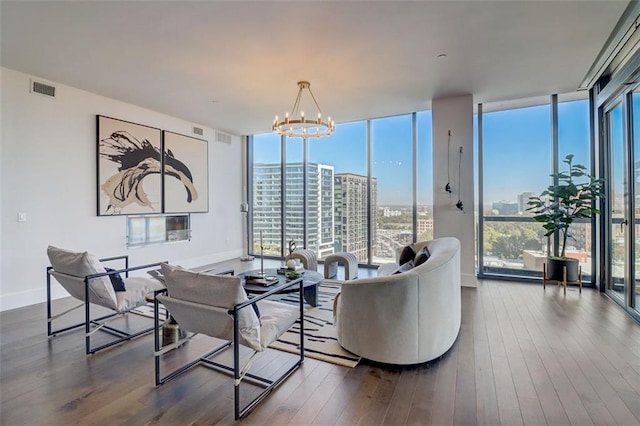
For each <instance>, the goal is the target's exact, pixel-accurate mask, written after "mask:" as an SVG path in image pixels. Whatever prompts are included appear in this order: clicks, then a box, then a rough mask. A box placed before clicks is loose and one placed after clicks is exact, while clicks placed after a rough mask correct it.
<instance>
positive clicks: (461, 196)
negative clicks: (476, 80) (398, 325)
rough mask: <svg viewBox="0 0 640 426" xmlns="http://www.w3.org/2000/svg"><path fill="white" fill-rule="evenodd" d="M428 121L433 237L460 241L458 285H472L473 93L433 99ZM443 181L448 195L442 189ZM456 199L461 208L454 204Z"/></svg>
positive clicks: (473, 203)
mask: <svg viewBox="0 0 640 426" xmlns="http://www.w3.org/2000/svg"><path fill="white" fill-rule="evenodd" d="M432 122H433V126H432V132H433V134H432V136H433V167H432V170H433V236H434V238H440V237H456V238H458V239H459V240H460V245H461V258H460V261H461V268H460V269H461V274H462V276H461V283H462V286H463V287H476V286H477V278H476V277H477V275H476V260H475V247H476V238H475V208H476V203H475V199H474V177H475V173H474V167H473V158H474V152H473V96H472V95H461V96H453V97H447V98H440V99H434V100H433V102H432ZM449 131H451V142H450V143H448V138H449ZM460 148H462V156H461V154H460ZM447 150H449V152H447ZM447 159H448V164H447ZM447 181H449V182H448V183H449V184H450V185H451V194H449V193H448V192H447V191H445V186H446V185H447ZM458 201H461V202H462V204H463V210H460V209H459V208H458V207H456V203H457V202H458Z"/></svg>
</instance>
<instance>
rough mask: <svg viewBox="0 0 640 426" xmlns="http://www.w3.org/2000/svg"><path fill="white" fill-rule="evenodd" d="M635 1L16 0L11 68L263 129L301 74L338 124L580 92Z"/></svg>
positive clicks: (178, 113)
mask: <svg viewBox="0 0 640 426" xmlns="http://www.w3.org/2000/svg"><path fill="white" fill-rule="evenodd" d="M627 4H628V1H627V0H624V1H622V0H605V1H589V0H582V1H563V0H556V1H540V0H537V1H482V0H475V1H415V2H402V1H386V2H382V1H370V2H355V1H342V2H327V1H322V2H307V1H298V2H271V1H258V2H243V1H229V2H214V1H200V2H190V1H169V2H159V1H158V2H156V1H140V2H138V1H130V2H119V1H84V2H71V1H44V2H31V1H6V0H2V1H0V17H1V21H0V24H1V27H0V29H1V32H0V36H1V63H2V66H4V67H7V68H11V69H15V70H18V71H22V72H25V73H28V74H31V75H33V76H36V77H40V78H43V79H47V80H50V81H52V82H57V83H62V84H66V85H70V86H74V87H77V88H80V89H84V90H87V91H90V92H93V93H98V94H101V95H104V96H107V97H111V98H115V99H119V100H122V101H125V102H128V103H132V104H136V105H140V106H143V107H146V108H149V109H152V110H156V111H160V112H163V113H166V114H169V115H172V116H175V117H180V118H183V119H185V120H188V121H191V122H193V123H194V124H199V125H205V126H210V127H213V128H216V129H220V130H224V131H227V132H230V133H234V134H250V133H259V132H264V131H269V130H270V125H271V121H272V120H273V116H274V115H275V114H279V115H280V116H282V115H284V113H285V112H286V111H288V110H289V109H290V108H291V106H292V104H293V101H294V98H295V95H296V91H297V86H296V82H297V81H298V80H308V81H310V82H311V87H312V89H313V92H314V94H315V96H316V98H317V100H318V102H319V104H320V106H321V107H322V109H323V113H324V114H325V115H331V116H332V117H333V118H334V119H335V120H336V121H337V122H344V121H352V120H357V119H363V118H373V117H382V116H388V115H395V114H401V113H407V112H412V111H420V110H424V109H429V108H430V105H431V99H433V98H438V97H443V96H451V95H457V94H467V93H471V94H473V96H474V102H476V103H478V102H483V103H487V102H494V101H503V100H509V99H518V98H523V97H530V96H540V95H548V94H551V93H566V92H570V91H573V90H575V89H576V88H578V86H579V85H580V83H581V82H582V79H583V78H584V76H585V74H586V73H587V71H588V70H589V67H590V66H591V64H592V63H593V62H594V60H595V59H596V57H597V55H598V53H599V52H600V49H601V48H602V47H603V45H604V43H605V41H606V40H607V37H608V36H609V34H610V33H611V31H612V30H613V28H614V27H615V24H616V22H617V21H618V19H619V17H620V16H621V15H622V13H623V11H624V9H625V8H626V6H627ZM441 53H445V54H446V55H447V56H446V58H438V57H437V56H438V55H439V54H441ZM214 101H215V102H214Z"/></svg>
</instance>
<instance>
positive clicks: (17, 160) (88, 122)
mask: <svg viewBox="0 0 640 426" xmlns="http://www.w3.org/2000/svg"><path fill="white" fill-rule="evenodd" d="M0 72H1V73H0V79H1V80H0V81H1V89H2V90H1V93H2V94H1V107H2V113H1V119H0V120H1V121H0V123H2V127H1V133H0V165H1V169H0V211H1V213H2V216H1V222H0V255H1V269H0V310H6V309H12V308H15V307H21V306H26V305H29V304H34V303H38V302H42V301H44V300H46V287H45V269H46V266H47V265H48V261H47V256H46V248H47V245H49V244H51V245H56V246H59V247H64V248H68V249H73V250H82V251H84V250H88V251H90V252H93V253H95V254H96V255H98V256H99V257H106V256H113V255H121V254H128V255H129V256H130V264H131V265H138V264H143V263H149V262H155V261H162V260H168V261H175V262H180V263H181V264H183V265H184V266H196V265H198V264H206V263H211V262H214V261H220V260H224V259H229V258H232V257H237V256H240V255H241V254H242V252H243V249H242V245H243V237H242V220H243V216H242V214H241V213H240V203H241V201H242V170H243V167H242V154H241V153H242V149H241V142H240V137H238V136H233V138H232V143H231V144H222V143H216V142H215V137H214V136H215V133H214V129H210V128H206V127H204V136H202V137H201V138H203V139H206V140H208V141H209V213H194V214H192V215H191V225H192V240H191V241H190V242H183V243H175V244H166V245H158V246H152V247H147V248H138V249H131V250H128V249H127V248H126V245H125V243H126V238H125V237H126V217H124V216H117V217H98V216H97V215H96V197H97V190H96V179H97V178H96V115H106V116H109V117H114V118H120V119H123V120H127V121H132V122H135V123H140V124H144V125H148V126H152V127H157V128H160V129H163V130H170V131H172V132H176V133H181V134H184V135H191V134H192V127H193V125H194V123H190V122H187V121H184V120H181V119H178V118H174V117H170V116H167V115H164V114H160V113H157V112H154V111H150V110H147V109H144V108H140V107H137V106H135V105H130V104H126V103H123V102H120V101H117V100H114V99H109V98H105V97H102V96H99V95H96V94H93V93H89V92H85V91H82V90H78V89H75V88H72V87H68V86H63V85H61V84H57V83H55V82H53V85H55V86H56V87H57V94H56V95H57V96H56V98H55V99H51V98H48V97H45V96H42V95H38V94H31V93H29V84H30V82H29V80H30V78H31V77H32V76H30V75H27V74H24V73H20V72H17V71H13V70H10V69H7V68H1V69H0ZM196 125H197V123H196ZM199 127H202V126H199ZM18 212H25V213H26V214H27V221H26V222H24V223H18V222H17V214H18ZM64 295H66V293H64V290H62V288H61V287H59V286H58V285H56V287H55V288H54V296H55V297H61V296H64Z"/></svg>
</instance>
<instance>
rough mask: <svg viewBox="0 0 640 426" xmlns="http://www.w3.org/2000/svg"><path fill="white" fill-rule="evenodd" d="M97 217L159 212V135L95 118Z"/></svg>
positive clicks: (133, 125)
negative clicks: (96, 140)
mask: <svg viewBox="0 0 640 426" xmlns="http://www.w3.org/2000/svg"><path fill="white" fill-rule="evenodd" d="M97 122H98V123H97V134H98V137H97V139H98V216H112V215H125V214H148V213H161V212H162V155H161V153H162V147H161V143H162V140H161V131H160V129H156V128H154V127H149V126H143V125H141V124H136V123H130V122H128V121H123V120H118V119H115V118H110V117H105V116H101V115H98V116H97Z"/></svg>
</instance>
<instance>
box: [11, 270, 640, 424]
mask: <svg viewBox="0 0 640 426" xmlns="http://www.w3.org/2000/svg"><path fill="white" fill-rule="evenodd" d="M65 302H66V300H65V301H62V303H65ZM462 308H463V314H462V328H461V330H460V335H459V337H458V340H457V342H456V344H455V345H454V346H453V348H452V349H451V350H450V351H449V352H448V353H447V354H446V355H445V356H443V357H442V358H441V359H440V360H438V361H435V362H432V363H430V364H429V365H423V366H418V367H411V368H391V367H387V366H380V365H374V364H371V363H367V362H362V363H361V364H360V365H358V366H357V367H356V368H353V369H350V368H345V367H339V366H336V365H332V364H326V363H323V362H319V361H316V360H314V359H310V358H308V359H307V360H306V361H305V363H304V365H303V366H302V367H301V368H300V369H299V370H297V371H296V372H295V373H294V374H293V375H292V376H291V377H289V379H288V380H286V381H285V382H284V383H283V384H282V385H281V386H280V387H279V388H278V389H277V390H276V391H275V392H274V393H272V394H271V395H270V396H269V397H268V398H267V399H266V400H265V401H263V402H262V403H261V404H260V405H259V406H258V407H257V408H256V409H255V410H254V411H253V412H252V413H251V414H250V415H249V416H248V417H246V418H245V419H243V420H242V421H241V422H239V423H241V424H256V425H257V424H269V425H272V424H293V425H306V424H313V425H325V424H327V425H334V424H346V425H353V424H363V425H371V424H384V425H404V424H412V425H413V424H434V425H446V424H463V425H472V424H487V425H497V424H502V425H509V426H511V425H518V424H551V425H561V424H574V425H587V424H595V425H604V424H620V425H638V424H640V325H638V324H637V323H636V322H634V321H633V320H632V319H631V318H629V317H628V316H627V315H626V314H625V313H624V312H623V311H622V310H621V309H620V308H618V307H617V306H616V305H615V304H614V303H613V302H612V301H610V300H608V299H607V298H606V297H605V296H603V295H602V294H600V293H598V292H596V291H595V290H593V289H585V290H584V291H583V292H582V294H581V295H580V294H579V293H578V291H577V288H570V289H569V291H568V292H567V295H566V296H563V295H562V291H560V290H559V289H558V288H556V287H554V286H551V287H547V289H546V291H543V289H542V286H541V285H540V286H538V285H531V284H519V283H509V282H498V281H483V282H481V283H480V285H479V287H478V288H477V289H471V288H463V289H462ZM0 320H1V325H0V330H1V335H0V337H1V341H0V344H1V350H0V355H1V358H0V379H1V382H0V385H1V387H0V392H1V406H0V423H1V424H2V425H23V424H24V425H50V424H60V425H62V424H64V425H69V424H82V425H85V424H87V425H90V424H101V425H105V424H131V425H138V424H163V425H177V424H232V423H234V421H233V413H232V409H233V405H232V404H233V402H232V401H233V399H232V398H233V387H232V383H231V380H230V379H229V377H228V376H225V375H223V374H221V373H218V372H216V371H212V370H210V369H207V368H205V367H197V368H196V369H195V370H193V371H191V372H189V373H187V374H186V375H183V376H181V377H179V378H177V379H175V380H173V381H171V382H169V383H167V384H165V385H164V386H161V387H159V388H155V387H154V385H153V380H154V373H153V355H152V352H153V339H152V336H150V335H147V336H144V337H142V338H139V339H137V340H134V341H132V342H128V343H126V344H124V345H121V346H117V347H115V348H111V349H108V350H105V351H102V352H99V353H97V354H95V355H91V356H85V354H84V346H83V342H84V340H83V332H82V331H79V332H71V333H67V334H65V335H61V336H57V337H55V338H52V339H48V338H47V336H46V333H45V330H46V327H45V326H46V324H45V307H44V304H39V305H34V306H30V307H27V308H22V309H18V310H14V311H10V312H4V313H2V314H1V315H0ZM432 326H434V327H437V326H438V325H437V324H432ZM204 343H205V341H204V339H203V340H201V341H195V342H194V343H193V345H192V346H193V350H198V349H199V347H200V346H201V345H204ZM189 345H191V343H189ZM287 357H289V355H288V354H284V353H281V352H278V351H271V350H269V351H268V352H267V353H266V354H265V356H264V357H263V358H262V359H260V360H259V361H257V362H256V364H255V368H256V369H257V370H258V371H260V373H262V374H267V375H269V374H274V373H276V372H277V371H278V369H279V368H280V366H281V365H282V363H283V362H284V361H285V360H286V359H288V358H287ZM251 392H252V391H251V389H249V391H247V392H246V395H245V396H248V395H249V394H251Z"/></svg>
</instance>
